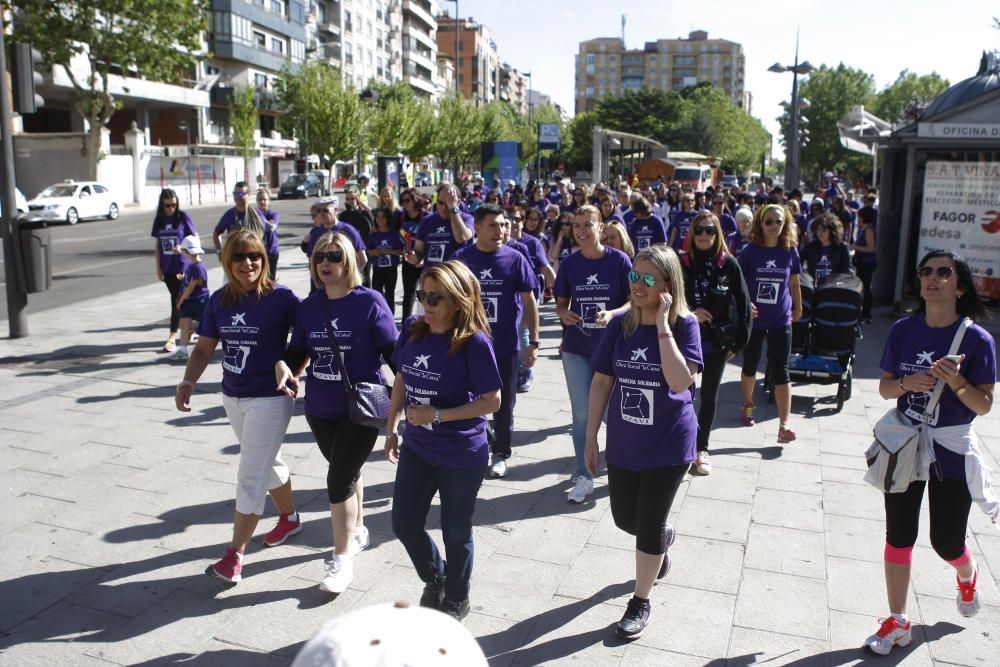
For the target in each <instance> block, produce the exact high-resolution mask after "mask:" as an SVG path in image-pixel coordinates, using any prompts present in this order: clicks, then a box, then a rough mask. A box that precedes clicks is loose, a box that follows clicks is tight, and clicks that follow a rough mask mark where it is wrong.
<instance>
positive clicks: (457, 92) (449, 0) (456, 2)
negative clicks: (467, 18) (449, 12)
mask: <svg viewBox="0 0 1000 667" xmlns="http://www.w3.org/2000/svg"><path fill="white" fill-rule="evenodd" d="M446 1H447V2H454V3H455V93H456V94H458V95H461V91H459V89H458V46H459V26H458V0H446Z"/></svg>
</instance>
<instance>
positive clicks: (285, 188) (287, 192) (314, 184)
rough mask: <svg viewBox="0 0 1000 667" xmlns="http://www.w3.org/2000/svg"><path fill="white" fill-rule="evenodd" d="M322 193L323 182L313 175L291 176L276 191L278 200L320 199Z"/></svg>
mask: <svg viewBox="0 0 1000 667" xmlns="http://www.w3.org/2000/svg"><path fill="white" fill-rule="evenodd" d="M323 192H324V189H323V181H321V180H320V177H319V176H317V175H316V174H315V173H309V174H292V175H291V176H289V177H288V178H286V179H285V182H284V183H282V184H281V187H280V188H279V189H278V199H305V198H306V197H320V196H322V195H323Z"/></svg>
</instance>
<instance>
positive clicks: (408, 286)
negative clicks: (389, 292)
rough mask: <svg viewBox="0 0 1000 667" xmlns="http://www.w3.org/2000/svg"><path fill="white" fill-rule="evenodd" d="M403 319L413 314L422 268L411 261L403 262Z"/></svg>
mask: <svg viewBox="0 0 1000 667" xmlns="http://www.w3.org/2000/svg"><path fill="white" fill-rule="evenodd" d="M402 266H403V319H404V320H405V319H406V318H407V317H409V316H410V315H412V314H413V300H414V299H415V298H416V296H417V283H418V282H419V280H420V269H418V268H417V267H415V266H413V265H412V264H410V263H409V262H403V264H402Z"/></svg>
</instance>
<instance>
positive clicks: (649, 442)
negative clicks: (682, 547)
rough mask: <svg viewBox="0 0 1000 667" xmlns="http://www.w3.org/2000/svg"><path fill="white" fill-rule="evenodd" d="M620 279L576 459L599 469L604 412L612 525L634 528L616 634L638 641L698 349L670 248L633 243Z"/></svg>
mask: <svg viewBox="0 0 1000 667" xmlns="http://www.w3.org/2000/svg"><path fill="white" fill-rule="evenodd" d="M628 280H629V283H630V284H631V292H630V301H631V305H632V307H631V309H630V310H629V311H628V312H627V313H626V314H624V315H620V316H616V317H615V318H614V319H613V320H612V321H611V323H610V324H609V325H608V328H607V329H606V330H605V332H604V336H603V337H602V338H601V342H600V343H599V344H598V346H597V349H596V350H594V353H593V355H592V356H591V365H592V367H593V369H594V379H593V382H592V384H591V385H590V396H589V403H590V407H589V410H588V418H587V447H586V452H585V456H584V458H585V460H586V463H587V470H589V471H590V474H592V475H595V474H597V471H598V470H599V469H600V463H601V454H600V446H599V445H598V443H597V432H598V430H599V429H600V427H601V419H602V416H603V415H604V414H605V411H607V422H608V428H607V459H608V491H609V494H610V496H611V514H612V516H613V517H614V520H615V525H617V526H618V527H619V528H621V529H622V530H624V531H625V532H627V533H628V534H630V535H634V536H635V570H636V571H635V593H634V595H633V597H632V599H631V600H629V602H628V606H627V607H626V609H625V615H624V616H622V619H621V621H619V623H618V628H617V633H618V636H619V637H622V638H625V639H637V638H638V637H639V636H640V635H641V634H642V631H643V629H644V628H645V627H646V624H647V622H648V621H649V612H650V605H649V594H650V592H651V591H652V589H653V584H654V583H655V581H656V580H657V579H662V578H663V577H664V576H666V574H667V570H668V569H669V568H670V558H669V556H668V555H667V554H666V549H667V547H668V546H670V543H671V542H672V541H673V539H674V530H673V527H672V526H669V525H668V524H667V523H666V521H667V514H668V513H669V512H670V506H671V504H672V503H673V500H674V496H675V495H676V493H677V489H678V487H680V484H681V482H682V481H683V480H684V474H685V473H686V472H687V470H688V468H689V466H690V464H691V462H692V461H693V460H694V458H695V441H696V439H697V435H698V422H697V420H696V418H695V414H694V406H693V405H692V401H691V394H692V389H693V386H694V376H695V375H696V374H697V373H698V372H700V371H701V367H702V357H701V336H700V333H699V329H698V320H697V318H695V317H694V315H692V314H691V312H690V311H689V310H688V307H687V299H686V298H685V296H684V273H683V271H682V269H681V263H680V260H679V259H678V258H677V253H675V252H674V251H673V249H671V248H668V247H667V246H665V245H653V246H650V247H648V248H646V249H645V250H641V251H640V252H639V254H638V255H636V257H635V265H634V267H633V270H632V271H631V272H629V274H628ZM609 399H610V402H609Z"/></svg>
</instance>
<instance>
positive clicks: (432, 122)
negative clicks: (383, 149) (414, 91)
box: [403, 98, 438, 164]
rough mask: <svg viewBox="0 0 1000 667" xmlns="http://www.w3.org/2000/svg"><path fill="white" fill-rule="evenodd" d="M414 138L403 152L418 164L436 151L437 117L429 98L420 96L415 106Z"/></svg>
mask: <svg viewBox="0 0 1000 667" xmlns="http://www.w3.org/2000/svg"><path fill="white" fill-rule="evenodd" d="M412 113H413V138H412V140H411V142H410V145H409V146H408V147H407V148H406V149H405V150H404V151H403V153H404V154H405V155H406V156H407V157H409V158H410V162H412V163H414V164H416V163H419V162H422V161H423V160H426V159H427V158H428V157H430V156H431V155H432V154H433V153H434V146H435V142H436V141H437V131H438V124H437V117H436V116H435V115H434V114H435V111H434V105H432V104H431V101H430V100H429V99H424V98H419V99H417V101H416V104H414V106H413V110H412Z"/></svg>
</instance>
